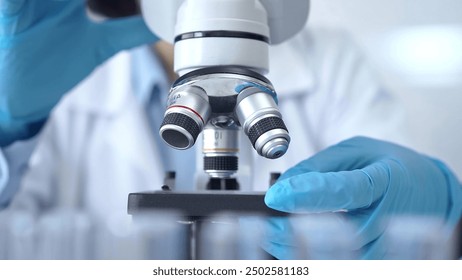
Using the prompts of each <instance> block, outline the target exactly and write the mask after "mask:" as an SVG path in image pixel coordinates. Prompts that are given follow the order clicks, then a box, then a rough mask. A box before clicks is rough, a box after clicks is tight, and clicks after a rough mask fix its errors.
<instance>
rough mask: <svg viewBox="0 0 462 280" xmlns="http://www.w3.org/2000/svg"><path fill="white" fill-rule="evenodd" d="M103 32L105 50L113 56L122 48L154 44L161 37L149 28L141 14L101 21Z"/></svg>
mask: <svg viewBox="0 0 462 280" xmlns="http://www.w3.org/2000/svg"><path fill="white" fill-rule="evenodd" d="M100 27H101V31H102V33H103V36H102V37H103V38H104V39H105V41H103V46H101V47H102V48H103V52H107V53H108V56H111V55H113V54H115V53H117V52H119V51H121V50H126V49H130V48H134V47H137V46H140V45H144V44H154V43H155V42H157V41H159V38H158V37H157V36H156V35H155V34H154V33H153V32H151V31H150V30H149V28H148V27H147V25H146V24H145V22H144V20H143V18H142V17H141V16H134V17H129V18H125V19H117V20H108V21H106V22H103V23H100Z"/></svg>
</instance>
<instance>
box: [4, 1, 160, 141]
mask: <svg viewBox="0 0 462 280" xmlns="http://www.w3.org/2000/svg"><path fill="white" fill-rule="evenodd" d="M85 4H86V3H85V1H84V0H40V1H37V0H0V147H2V146H6V145H8V144H10V143H11V142H13V141H15V140H19V139H24V138H28V137H31V136H32V135H33V134H34V133H36V132H37V131H38V130H39V129H40V127H41V125H42V123H43V122H44V121H45V120H46V119H47V117H48V114H49V113H50V111H51V109H52V108H53V106H55V105H56V104H57V103H58V101H59V100H60V98H61V97H62V96H63V94H65V93H66V92H68V91H69V90H70V89H72V88H73V87H74V86H75V85H77V84H78V83H79V82H80V81H81V80H83V79H84V78H85V77H86V76H88V75H89V74H90V73H91V72H92V71H93V69H95V68H96V67H97V66H98V65H99V64H101V63H102V62H104V61H105V60H106V59H108V58H109V57H111V56H112V55H114V54H115V53H117V52H118V51H120V50H123V49H128V48H131V47H135V46H137V45H141V44H144V43H152V42H155V41H156V40H158V39H157V37H156V36H155V35H153V34H152V33H151V32H150V31H149V30H148V28H147V27H146V25H145V24H144V22H143V20H142V18H141V17H138V16H137V17H130V18H125V19H117V20H108V21H105V22H104V23H95V22H92V21H90V20H89V18H88V17H87V15H86V10H85V9H86V6H85ZM114 82H117V81H114Z"/></svg>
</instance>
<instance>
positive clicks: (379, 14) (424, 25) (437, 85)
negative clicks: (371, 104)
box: [309, 0, 462, 178]
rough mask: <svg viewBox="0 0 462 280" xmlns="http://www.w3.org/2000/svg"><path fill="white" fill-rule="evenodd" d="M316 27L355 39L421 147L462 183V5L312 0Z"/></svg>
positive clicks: (456, 1)
mask: <svg viewBox="0 0 462 280" xmlns="http://www.w3.org/2000/svg"><path fill="white" fill-rule="evenodd" d="M311 2H312V9H311V15H310V20H309V25H311V26H328V27H332V28H341V29H344V30H346V31H348V32H349V33H351V34H352V35H353V38H354V39H355V40H356V41H357V43H358V44H359V45H360V46H361V47H362V48H363V50H364V51H365V53H366V55H367V56H368V58H369V59H370V61H371V63H372V64H373V66H374V67H375V68H376V70H377V73H378V74H379V75H380V76H381V77H382V79H383V81H384V83H385V85H386V86H387V87H388V88H390V89H391V90H392V91H393V92H394V93H395V94H396V95H397V96H398V98H399V99H400V100H402V102H403V104H404V106H405V108H406V110H407V112H408V114H409V121H410V122H409V131H410V132H411V135H412V137H413V139H412V141H413V146H414V147H415V148H416V149H418V150H420V151H422V152H424V153H426V154H429V155H432V156H436V157H438V158H440V159H442V160H444V161H445V162H446V163H448V165H449V166H450V167H451V168H452V169H453V170H454V171H456V173H458V175H459V178H462V113H461V111H462V110H461V109H462V0H312V1H311Z"/></svg>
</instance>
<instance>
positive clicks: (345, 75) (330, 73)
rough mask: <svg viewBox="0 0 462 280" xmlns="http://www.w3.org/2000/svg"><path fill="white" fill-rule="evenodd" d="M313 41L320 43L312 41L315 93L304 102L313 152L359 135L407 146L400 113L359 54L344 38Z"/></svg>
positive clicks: (394, 99)
mask: <svg viewBox="0 0 462 280" xmlns="http://www.w3.org/2000/svg"><path fill="white" fill-rule="evenodd" d="M318 37H322V39H320V40H317V41H316V42H317V43H316V44H317V48H318V49H319V52H321V53H322V55H319V56H318V58H316V59H321V60H322V61H319V63H317V65H318V67H317V68H316V71H315V73H316V75H317V76H318V77H317V81H318V85H317V87H316V91H319V92H317V93H316V94H314V95H313V96H314V98H313V99H312V100H309V101H308V102H307V104H308V105H307V106H308V108H307V110H308V111H309V112H312V114H310V120H309V121H310V122H311V123H312V126H313V127H314V129H313V131H316V132H318V135H317V137H318V141H319V143H318V144H319V145H318V147H319V148H320V149H323V148H326V147H328V146H330V145H333V144H335V143H338V142H339V141H342V140H344V139H347V138H350V137H353V136H358V135H362V136H368V137H373V138H378V139H383V140H388V141H392V142H396V143H400V144H404V145H406V144H407V141H408V140H407V139H408V137H407V136H406V135H405V131H406V130H405V126H406V117H405V111H404V109H403V107H402V106H401V105H400V102H399V100H398V98H397V96H395V95H394V94H392V92H391V91H389V90H387V89H386V88H385V87H384V86H383V85H382V83H381V82H380V80H379V78H378V75H377V73H376V72H375V70H374V69H373V67H371V66H370V65H369V64H368V62H367V59H366V57H365V55H364V54H363V53H362V52H361V50H360V48H359V47H358V46H357V45H356V44H355V42H353V40H352V39H351V38H350V37H349V36H348V35H347V34H344V33H333V34H330V36H329V35H328V36H326V34H323V36H318Z"/></svg>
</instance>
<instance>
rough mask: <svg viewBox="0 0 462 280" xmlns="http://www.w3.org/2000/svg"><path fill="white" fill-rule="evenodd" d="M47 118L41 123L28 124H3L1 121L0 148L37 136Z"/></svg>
mask: <svg viewBox="0 0 462 280" xmlns="http://www.w3.org/2000/svg"><path fill="white" fill-rule="evenodd" d="M46 121H47V118H46V119H44V120H41V121H36V122H32V123H26V124H24V123H23V124H18V123H17V122H16V124H15V122H8V124H6V122H1V121H0V147H2V148H3V147H6V146H8V145H10V144H12V143H13V142H15V141H18V140H26V139H29V138H32V137H34V136H35V135H37V134H38V133H39V132H40V130H41V129H42V127H43V125H44V124H45V123H46Z"/></svg>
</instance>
